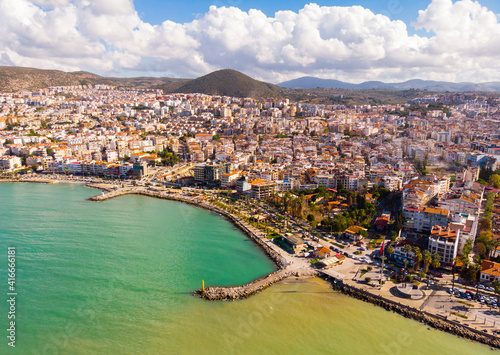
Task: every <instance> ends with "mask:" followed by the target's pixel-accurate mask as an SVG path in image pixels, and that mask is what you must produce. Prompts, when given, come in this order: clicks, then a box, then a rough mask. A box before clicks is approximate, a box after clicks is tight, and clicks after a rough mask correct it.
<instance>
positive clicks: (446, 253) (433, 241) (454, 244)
mask: <svg viewBox="0 0 500 355" xmlns="http://www.w3.org/2000/svg"><path fill="white" fill-rule="evenodd" d="M459 239H460V230H453V229H450V228H448V227H443V226H434V227H432V230H431V235H430V236H429V246H428V249H429V251H430V252H431V254H434V253H437V254H439V255H440V256H441V263H447V264H452V263H453V261H454V259H455V258H456V256H457V254H458V241H459Z"/></svg>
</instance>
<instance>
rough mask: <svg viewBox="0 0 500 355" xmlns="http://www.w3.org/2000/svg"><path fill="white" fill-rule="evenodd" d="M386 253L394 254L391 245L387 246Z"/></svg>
mask: <svg viewBox="0 0 500 355" xmlns="http://www.w3.org/2000/svg"><path fill="white" fill-rule="evenodd" d="M387 253H388V254H392V253H394V247H393V246H392V245H389V246H388V247H387Z"/></svg>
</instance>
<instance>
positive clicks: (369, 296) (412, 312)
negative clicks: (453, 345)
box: [0, 179, 500, 349]
mask: <svg viewBox="0 0 500 355" xmlns="http://www.w3.org/2000/svg"><path fill="white" fill-rule="evenodd" d="M0 182H37V183H54V181H49V182H47V181H29V180H28V179H26V180H14V179H12V180H10V181H6V180H5V179H4V180H0ZM57 182H65V181H57ZM78 183H83V182H78ZM85 186H86V187H89V188H96V189H100V190H103V191H108V193H105V194H103V195H97V196H93V197H90V198H88V200H90V201H105V200H107V199H111V198H115V197H119V196H124V195H129V194H136V195H144V196H148V197H154V198H161V199H168V200H173V201H177V202H183V203H187V204H190V205H193V206H196V207H200V208H204V209H207V210H210V211H212V212H215V213H218V214H220V215H222V216H224V217H225V218H227V219H229V220H230V221H231V222H232V223H233V224H234V225H235V226H236V227H237V228H239V229H240V230H241V231H243V232H244V233H245V234H247V236H249V237H250V238H251V239H252V240H253V241H254V242H255V243H256V244H257V245H258V246H259V247H260V248H261V249H262V250H263V251H264V252H265V253H266V255H268V256H269V257H270V258H271V260H272V261H273V262H274V263H275V264H276V265H277V267H278V270H276V271H274V272H272V273H270V274H267V275H264V276H262V277H260V278H258V279H256V280H254V281H252V282H250V283H248V284H245V285H240V286H229V287H206V288H205V289H204V290H196V291H194V292H193V295H197V296H199V297H201V298H204V299H205V300H210V301H235V300H238V299H245V298H248V297H250V296H252V295H254V294H256V293H258V292H261V291H262V290H264V289H266V288H268V287H270V286H271V285H273V284H275V283H278V282H282V281H284V280H286V279H287V278H289V277H292V278H313V277H317V276H318V274H319V272H318V271H316V270H310V272H305V271H306V270H304V272H296V271H290V270H287V266H285V259H284V258H283V257H282V256H281V255H279V254H278V253H276V251H274V250H273V249H272V248H271V247H270V246H269V245H267V243H266V240H265V237H264V238H262V237H261V236H258V235H257V234H255V232H254V231H253V230H252V229H254V228H253V227H251V226H250V225H248V224H247V223H246V222H245V221H243V220H241V219H240V218H238V217H236V216H234V215H232V214H231V213H230V212H228V211H226V210H224V209H222V208H219V207H217V206H214V205H212V204H210V203H208V202H206V201H204V200H202V199H199V198H194V197H189V196H184V195H180V194H177V193H174V192H171V191H168V192H167V191H155V190H149V189H146V188H134V189H132V190H123V189H119V190H113V189H112V187H111V186H110V185H109V184H105V183H103V184H100V183H86V184H85ZM326 279H327V281H329V282H331V284H332V288H333V290H335V291H338V292H342V293H343V294H345V295H347V296H350V297H352V298H356V299H358V300H362V301H364V302H369V303H372V304H374V305H376V306H378V307H382V308H384V309H386V310H387V311H392V312H395V313H398V314H400V315H402V316H404V317H405V318H409V319H412V320H416V321H419V322H422V323H424V324H426V325H428V326H430V327H433V328H436V329H439V330H442V331H445V332H447V333H450V334H453V335H456V336H459V337H462V338H465V339H469V340H472V341H476V342H480V343H483V344H486V345H488V346H491V347H493V348H497V349H500V339H499V338H497V337H496V336H494V335H491V334H487V333H484V332H482V331H478V330H476V329H473V328H470V327H468V326H467V325H465V324H462V323H459V322H456V321H453V320H449V319H447V318H446V317H443V316H440V315H436V314H431V313H428V312H425V311H421V310H419V309H417V308H415V307H413V306H409V305H404V304H401V303H399V302H396V301H393V300H391V299H389V298H386V297H382V296H379V295H375V294H373V293H371V292H369V291H365V290H362V289H360V288H357V287H355V286H350V285H346V284H344V283H343V282H342V281H337V280H334V279H330V280H329V278H328V277H326Z"/></svg>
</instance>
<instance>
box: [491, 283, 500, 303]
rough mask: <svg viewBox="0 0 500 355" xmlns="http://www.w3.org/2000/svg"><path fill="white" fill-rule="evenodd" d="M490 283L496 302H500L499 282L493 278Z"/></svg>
mask: <svg viewBox="0 0 500 355" xmlns="http://www.w3.org/2000/svg"><path fill="white" fill-rule="evenodd" d="M491 285H492V286H493V288H494V289H495V293H496V295H497V304H500V282H499V281H498V280H495V281H493V282H492V284H491Z"/></svg>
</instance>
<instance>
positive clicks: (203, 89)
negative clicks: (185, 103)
mask: <svg viewBox="0 0 500 355" xmlns="http://www.w3.org/2000/svg"><path fill="white" fill-rule="evenodd" d="M174 91H175V92H179V93H203V94H208V95H223V96H235V97H279V96H282V94H283V92H284V91H286V90H284V89H282V88H280V87H278V86H276V85H273V84H269V83H265V82H262V81H258V80H255V79H252V78H251V77H249V76H247V75H245V74H243V73H240V72H239V71H236V70H232V69H222V70H217V71H215V72H213V73H210V74H207V75H205V76H202V77H199V78H197V79H193V80H190V81H189V82H187V83H186V84H184V85H182V86H181V87H179V88H177V89H175V90H174Z"/></svg>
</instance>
